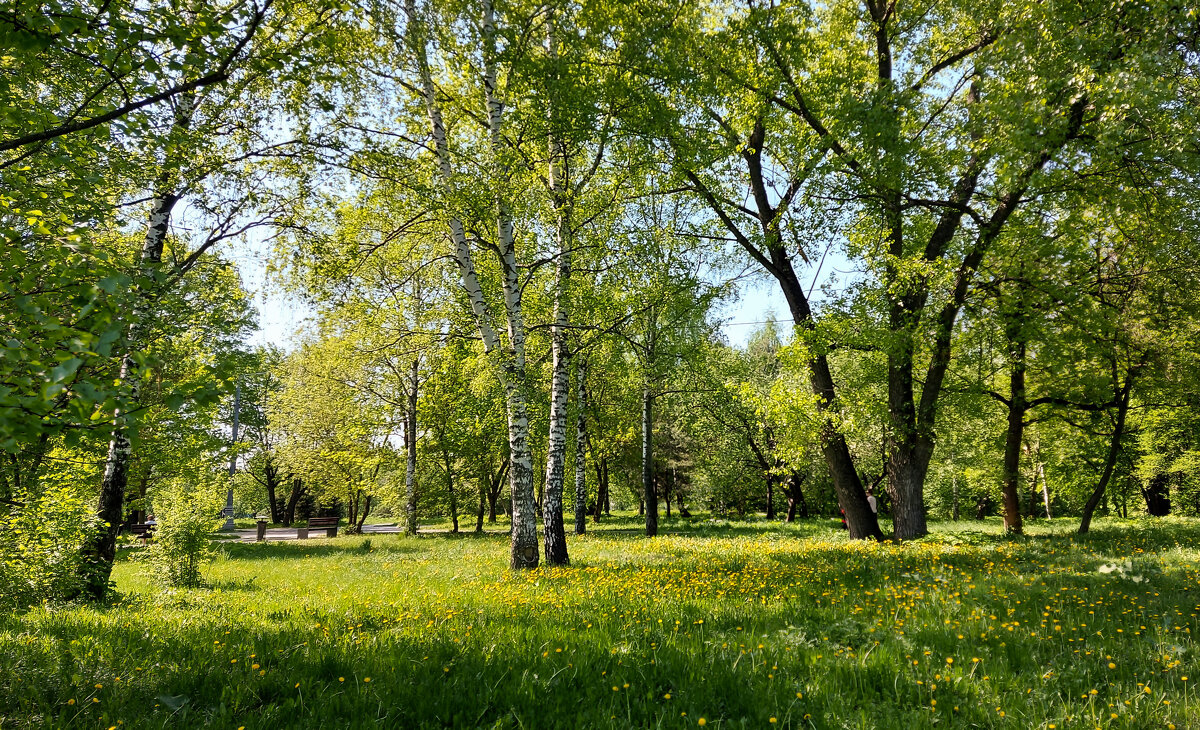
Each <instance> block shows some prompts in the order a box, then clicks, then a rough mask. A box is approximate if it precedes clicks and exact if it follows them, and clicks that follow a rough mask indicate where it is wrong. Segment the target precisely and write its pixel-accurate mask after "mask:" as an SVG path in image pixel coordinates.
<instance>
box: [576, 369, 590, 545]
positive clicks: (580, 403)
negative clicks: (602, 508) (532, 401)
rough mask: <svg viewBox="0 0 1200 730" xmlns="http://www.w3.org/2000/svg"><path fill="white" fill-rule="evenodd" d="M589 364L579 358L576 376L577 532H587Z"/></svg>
mask: <svg viewBox="0 0 1200 730" xmlns="http://www.w3.org/2000/svg"><path fill="white" fill-rule="evenodd" d="M586 371H587V365H586V363H585V361H584V360H583V358H582V357H579V358H578V359H577V363H576V368H575V377H576V380H577V381H578V383H577V386H576V389H575V398H576V407H577V408H578V409H579V413H578V415H577V416H576V420H575V534H576V535H582V534H584V533H585V532H587V390H586V389H585V388H584V383H585V382H586V379H587V372H586Z"/></svg>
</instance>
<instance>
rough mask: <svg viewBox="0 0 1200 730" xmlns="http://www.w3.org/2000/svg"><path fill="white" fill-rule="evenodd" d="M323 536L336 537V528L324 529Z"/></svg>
mask: <svg viewBox="0 0 1200 730" xmlns="http://www.w3.org/2000/svg"><path fill="white" fill-rule="evenodd" d="M325 537H337V528H336V527H330V528H329V529H328V530H326V531H325Z"/></svg>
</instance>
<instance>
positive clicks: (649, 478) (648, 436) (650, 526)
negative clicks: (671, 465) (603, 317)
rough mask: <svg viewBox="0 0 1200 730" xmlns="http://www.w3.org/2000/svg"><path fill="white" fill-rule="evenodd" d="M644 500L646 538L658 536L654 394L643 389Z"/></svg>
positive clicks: (647, 387) (647, 386)
mask: <svg viewBox="0 0 1200 730" xmlns="http://www.w3.org/2000/svg"><path fill="white" fill-rule="evenodd" d="M642 500H643V502H644V509H645V512H646V537H654V536H655V535H657V534H658V492H657V490H656V489H655V487H654V393H653V392H652V391H651V390H650V384H649V382H647V383H646V384H645V385H644V386H643V387H642Z"/></svg>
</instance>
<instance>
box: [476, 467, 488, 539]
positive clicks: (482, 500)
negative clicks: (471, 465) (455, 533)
mask: <svg viewBox="0 0 1200 730" xmlns="http://www.w3.org/2000/svg"><path fill="white" fill-rule="evenodd" d="M478 481H479V509H478V510H476V512H475V532H477V533H479V532H483V516H484V514H485V513H486V512H487V487H485V486H484V481H483V479H479V480H478Z"/></svg>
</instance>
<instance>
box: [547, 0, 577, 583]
mask: <svg viewBox="0 0 1200 730" xmlns="http://www.w3.org/2000/svg"><path fill="white" fill-rule="evenodd" d="M546 56H547V58H548V59H549V61H550V62H551V66H550V68H551V73H553V70H554V69H556V68H557V64H556V63H555V61H556V60H557V59H558V40H557V38H556V36H555V18H554V14H553V12H551V13H550V14H549V16H548V17H547V18H546ZM556 102H557V99H555V97H554V95H553V94H551V95H550V96H549V98H548V99H547V104H548V106H549V122H550V137H549V142H548V146H549V150H548V156H549V160H548V162H547V165H546V168H547V169H546V181H547V184H548V186H549V188H550V200H551V203H552V204H553V206H554V218H555V226H554V233H555V258H556V264H557V265H556V267H555V276H554V322H553V324H552V325H551V327H550V350H551V354H552V360H553V364H552V367H551V376H550V428H549V437H548V440H547V445H546V477H545V481H544V484H545V489H544V492H543V497H542V524H543V533H542V537H543V540H544V542H545V549H546V562H547V563H548V564H550V565H567V564H569V563H570V562H571V561H570V557H569V556H568V554H567V532H566V526H565V525H564V524H563V490H564V488H565V482H566V471H567V397H568V395H569V393H570V389H571V382H570V380H571V379H570V370H569V356H568V353H567V327H568V326H569V325H570V318H569V317H568V313H567V287H568V286H569V285H570V280H571V205H570V197H569V195H568V194H567V187H568V186H569V180H567V179H566V178H565V176H564V174H563V173H564V167H563V163H564V161H565V157H566V148H565V147H563V145H562V143H561V141H560V140H559V139H558V138H557V136H556V135H555V132H556V127H557V124H558V122H559V119H558V117H559V116H560V115H559V113H558V105H557V103H556Z"/></svg>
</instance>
